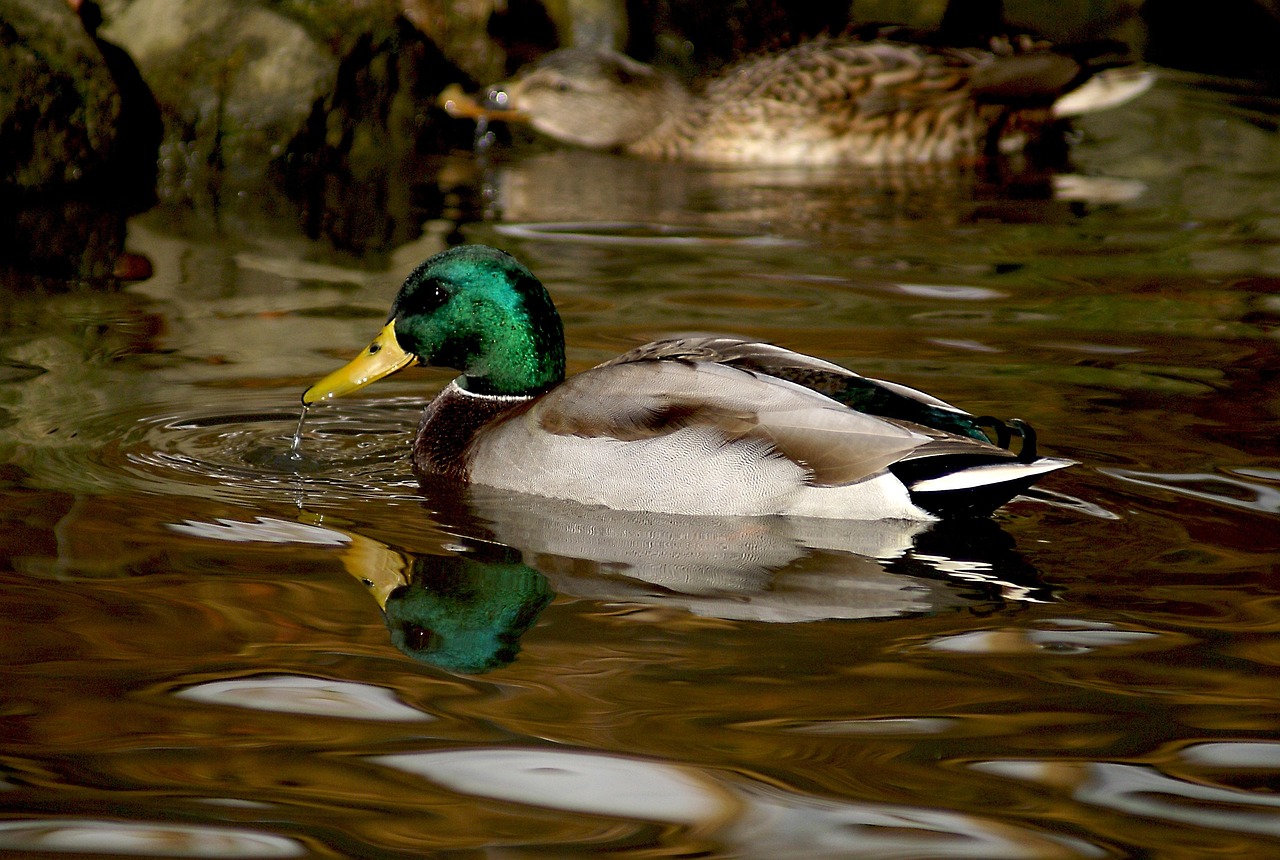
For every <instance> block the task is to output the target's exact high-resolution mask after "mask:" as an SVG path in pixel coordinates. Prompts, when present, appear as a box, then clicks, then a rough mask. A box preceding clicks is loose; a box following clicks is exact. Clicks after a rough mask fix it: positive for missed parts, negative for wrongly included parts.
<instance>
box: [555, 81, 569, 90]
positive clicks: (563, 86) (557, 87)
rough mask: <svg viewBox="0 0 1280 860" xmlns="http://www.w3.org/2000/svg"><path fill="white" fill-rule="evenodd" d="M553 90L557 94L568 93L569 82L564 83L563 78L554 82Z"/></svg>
mask: <svg viewBox="0 0 1280 860" xmlns="http://www.w3.org/2000/svg"><path fill="white" fill-rule="evenodd" d="M555 90H556V92H558V93H567V92H569V82H568V81H566V80H565V79H564V78H561V79H560V80H558V81H556V83H555Z"/></svg>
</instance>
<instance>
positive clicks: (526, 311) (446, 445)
mask: <svg viewBox="0 0 1280 860" xmlns="http://www.w3.org/2000/svg"><path fill="white" fill-rule="evenodd" d="M419 362H420V363H422V364H427V365H434V366H438V367H451V368H455V369H457V370H461V371H462V376H459V377H458V378H457V379H455V380H454V381H453V382H451V383H450V384H449V385H448V386H447V387H446V388H445V389H444V390H443V391H442V392H440V394H439V395H438V396H437V397H436V398H435V399H434V400H433V401H431V403H430V404H429V405H428V406H427V408H426V411H425V412H424V413H423V416H422V421H421V423H420V425H419V428H418V436H417V439H416V440H415V441H414V445H413V465H414V468H415V471H416V472H417V473H418V475H419V477H420V478H443V479H446V480H452V481H455V482H457V483H459V484H465V483H467V482H474V483H477V484H482V485H486V486H491V487H497V488H499V489H503V490H512V491H518V492H522V493H532V494H536V495H542V496H551V497H555V498H562V499H572V500H575V501H578V502H582V503H585V504H598V505H605V506H607V507H611V508H618V509H622V510H638V511H662V512H668V513H676V514H719V515H730V516H760V515H770V514H792V515H797V516H812V517H838V518H845V519H881V518H898V519H925V520H927V519H932V518H933V516H934V515H949V514H987V513H990V512H991V511H992V510H994V509H995V508H996V507H998V506H1000V505H1002V504H1004V503H1005V502H1006V501H1008V500H1009V499H1010V498H1012V497H1013V496H1014V495H1015V494H1016V493H1018V492H1019V491H1021V490H1023V489H1025V488H1027V487H1028V486H1030V485H1031V484H1032V483H1034V482H1035V481H1036V480H1037V479H1038V478H1039V477H1040V476H1041V475H1044V474H1046V473H1048V472H1052V471H1054V470H1056V469H1061V468H1063V467H1064V466H1068V465H1071V461H1068V460H1058V459H1050V458H1037V457H1036V456H1035V442H1034V438H1035V437H1034V434H1032V433H1031V432H1030V428H1029V427H1026V425H1024V424H1021V422H1017V423H1016V424H1015V427H1016V428H1017V429H1018V431H1019V433H1020V435H1022V436H1023V443H1022V448H1021V451H1020V452H1019V453H1018V454H1014V453H1013V452H1012V451H1010V450H1008V449H1007V448H1005V447H1000V446H997V445H993V444H992V443H991V442H990V441H988V439H987V436H986V435H985V434H984V433H983V431H982V429H981V426H980V424H982V423H984V422H990V423H993V424H994V425H996V426H997V429H998V430H999V431H1000V440H1001V441H1002V442H1003V443H1004V444H1008V442H1009V431H1008V430H1007V428H1006V425H1005V424H1003V423H1002V422H995V421H992V420H991V419H979V418H975V417H974V416H972V415H970V414H969V413H967V412H964V411H963V410H960V409H957V408H955V407H954V406H950V405H948V404H946V403H944V402H942V401H941V400H938V399H936V398H934V397H930V396H929V395H927V394H922V393H921V392H919V391H915V390H913V389H910V388H907V387H906V386H903V385H898V384H896V383H892V382H884V381H880V380H875V379H868V378H865V377H862V376H859V375H858V374H856V373H853V372H852V371H849V370H846V369H844V368H842V367H839V366H837V365H834V364H831V363H829V362H826V361H822V360H820V359H817V358H812V357H810V356H807V355H801V354H799V353H795V352H791V351H790V350H786V349H782V348H781V347H777V346H773V345H771V344H767V343H759V342H755V341H748V340H742V339H739V338H734V337H685V338H678V339H673V340H661V341H656V342H654V343H650V344H646V345H645V346H641V347H638V348H636V349H634V350H632V351H630V352H628V353H626V354H625V355H622V356H620V357H618V358H615V359H613V360H612V361H608V362H605V363H604V364H602V365H600V366H598V367H595V368H593V369H591V370H588V371H586V372H585V373H581V374H578V375H577V376H574V377H572V378H570V379H565V377H564V366H565V365H564V330H563V329H562V327H561V324H560V317H559V315H558V314H557V313H556V309H555V306H554V305H553V304H552V303H551V297H550V296H548V295H547V291H546V289H545V288H544V287H543V286H542V284H541V283H540V282H539V281H538V279H537V278H535V277H534V276H533V275H532V273H530V272H529V270H528V269H527V268H525V267H524V266H523V265H521V264H520V263H519V262H518V261H517V260H516V259H515V258H514V257H512V256H510V255H509V254H506V253H504V252H502V251H499V250H497V249H495V248H489V247H486V246H484V245H469V246H463V247H458V248H452V249H450V250H448V251H444V252H442V253H440V254H437V255H435V256H434V257H431V258H430V259H429V260H427V261H426V262H424V263H423V264H422V265H420V266H418V268H417V269H415V270H414V271H413V273H412V274H410V275H409V277H408V278H407V279H406V280H405V282H404V286H402V287H401V288H400V292H399V293H398V294H397V295H396V298H395V301H394V302H393V303H392V306H391V314H390V317H389V319H388V322H387V324H386V325H385V326H384V327H383V329H382V332H381V333H380V334H379V335H378V336H377V338H375V339H374V341H373V343H371V344H370V345H369V346H368V348H367V349H365V350H364V351H363V352H362V353H360V355H359V356H357V357H356V358H355V359H353V360H352V361H351V363H350V364H348V365H347V366H345V367H343V368H341V369H339V370H337V371H335V372H333V373H331V374H330V375H329V376H327V377H325V378H324V379H322V380H321V381H319V382H317V383H316V384H315V385H313V386H312V387H311V388H310V389H308V390H307V391H306V393H305V394H303V395H302V401H303V403H305V404H312V403H315V402H317V401H320V400H325V399H328V398H330V397H336V396H339V395H342V394H347V393H349V392H352V391H355V390H357V389H359V388H362V387H363V386H365V385H368V384H369V383H371V382H373V381H375V380H377V379H381V378H382V377H384V376H387V375H389V374H391V373H394V372H395V371H397V370H400V369H401V368H404V367H408V366H409V365H411V364H417V363H419Z"/></svg>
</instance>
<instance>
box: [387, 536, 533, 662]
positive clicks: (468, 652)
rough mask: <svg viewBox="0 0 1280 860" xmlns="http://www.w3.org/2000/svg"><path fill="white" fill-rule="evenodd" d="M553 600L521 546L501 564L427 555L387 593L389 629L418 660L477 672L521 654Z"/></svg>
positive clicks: (400, 644)
mask: <svg viewBox="0 0 1280 860" xmlns="http://www.w3.org/2000/svg"><path fill="white" fill-rule="evenodd" d="M553 597H555V592H554V591H552V590H551V585H550V584H549V583H548V582H547V579H546V577H544V576H543V575H542V574H541V573H538V571H536V570H534V569H533V568H531V567H528V566H527V565H524V564H522V563H520V561H519V554H518V553H516V552H515V551H511V553H510V556H509V557H507V558H502V559H500V560H496V561H481V560H478V559H472V558H468V557H465V556H461V557H451V558H439V557H434V556H423V557H421V558H418V559H415V561H414V565H413V573H412V575H411V576H410V578H409V582H408V584H407V585H402V586H400V587H398V588H396V589H395V590H394V591H392V592H391V593H390V594H389V595H388V596H387V603H386V607H385V609H386V620H387V628H388V629H389V630H390V631H391V641H392V642H393V643H394V644H395V646H396V647H397V648H399V649H400V650H401V651H402V652H404V653H405V654H408V655H409V656H411V657H413V658H414V659H415V660H420V661H422V662H423V663H429V664H431V665H433V666H439V667H440V668H441V669H445V670H447V671H450V672H465V673H468V674H479V673H482V672H488V671H491V670H493V669H497V668H501V667H502V666H506V665H507V664H509V663H510V662H511V661H512V660H514V659H515V657H516V655H517V654H518V653H520V637H521V636H523V635H524V633H525V631H526V630H528V629H529V628H530V627H532V626H533V623H534V622H535V621H537V620H538V615H539V614H540V613H541V612H542V610H543V609H545V608H546V606H547V604H548V603H550V602H551V599H552V598H553Z"/></svg>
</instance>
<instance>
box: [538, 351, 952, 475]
mask: <svg viewBox="0 0 1280 860" xmlns="http://www.w3.org/2000/svg"><path fill="white" fill-rule="evenodd" d="M664 358H665V356H664ZM529 419H530V420H533V421H537V422H538V423H539V425H540V426H541V428H542V429H543V430H545V431H547V432H549V433H554V434H561V435H576V436H586V437H610V438H615V439H619V440H636V439H644V438H653V437H657V436H663V435H667V434H670V433H673V432H675V431H676V430H679V429H681V428H684V427H690V426H695V425H697V426H705V427H712V428H714V429H715V430H716V431H717V432H718V433H720V434H721V435H722V436H723V437H724V440H725V442H726V444H729V443H732V442H735V441H738V440H762V441H765V442H767V443H768V445H769V446H770V447H771V448H772V449H773V450H774V451H775V452H776V453H777V454H779V455H781V456H784V457H787V458H789V459H791V460H792V461H794V462H795V463H797V464H799V465H801V466H803V467H804V468H805V469H806V470H808V472H809V474H810V476H811V477H810V481H811V483H813V484H815V485H819V486H835V485H841V484H848V483H852V482H854V481H858V480H861V479H862V478H865V477H868V476H870V475H873V474H875V473H876V472H879V471H881V470H882V469H884V468H886V467H887V466H889V465H890V464H892V463H895V462H897V461H898V460H900V459H902V458H903V457H904V456H905V455H907V454H908V453H909V452H911V451H913V450H914V449H916V448H918V447H920V446H922V445H925V444H928V443H929V442H930V441H931V439H930V436H929V435H927V434H925V433H920V432H916V431H915V430H912V429H910V428H907V427H904V426H901V425H899V424H895V423H893V422H890V421H885V420H882V419H880V418H876V417H873V416H870V415H864V414H862V413H859V412H855V411H853V410H851V409H848V408H847V407H845V406H843V405H841V404H840V403H837V402H836V401H834V400H832V399H830V398H829V397H826V396H824V395H822V394H818V393H817V392H814V391H811V390H809V389H808V388H805V387H803V386H801V385H797V384H795V383H792V382H788V381H786V380H783V379H778V378H774V377H770V376H762V375H759V374H756V373H753V372H751V371H748V370H742V369H739V368H736V367H731V366H727V365H723V364H717V363H715V362H714V361H705V360H703V361H699V360H696V359H688V358H684V357H681V358H679V359H677V360H652V359H649V360H638V361H628V362H623V363H618V362H610V363H608V364H606V365H602V366H600V367H597V368H594V369H593V370H589V371H586V372H585V373H581V374H578V375H576V376H573V377H571V378H569V379H568V380H566V381H565V382H564V383H563V384H562V385H560V386H558V387H557V388H555V389H553V390H552V391H551V392H549V393H548V394H546V395H544V396H543V397H541V398H539V400H538V402H537V403H536V404H535V405H534V407H533V408H532V409H531V410H530V412H529Z"/></svg>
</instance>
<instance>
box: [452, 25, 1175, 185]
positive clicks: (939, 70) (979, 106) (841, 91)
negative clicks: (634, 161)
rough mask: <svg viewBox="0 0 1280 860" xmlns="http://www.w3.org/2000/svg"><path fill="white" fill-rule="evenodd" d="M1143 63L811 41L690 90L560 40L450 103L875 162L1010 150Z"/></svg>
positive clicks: (721, 151)
mask: <svg viewBox="0 0 1280 860" xmlns="http://www.w3.org/2000/svg"><path fill="white" fill-rule="evenodd" d="M1153 80H1154V77H1153V75H1152V74H1151V73H1150V72H1147V71H1142V70H1139V69H1135V68H1132V67H1113V68H1109V69H1104V70H1098V69H1095V68H1091V67H1090V66H1089V65H1088V64H1087V63H1084V62H1078V61H1077V60H1075V59H1073V58H1071V57H1068V56H1065V55H1063V54H1058V53H1053V52H1051V51H1049V50H1048V49H1046V48H1044V47H1041V46H1038V45H1019V46H1017V47H1014V46H1011V45H1010V44H1009V43H1008V42H1004V43H994V42H993V48H992V50H979V49H976V48H940V47H932V46H927V45H921V44H913V43H908V42H896V41H888V40H883V39H878V40H872V41H862V40H857V39H851V38H822V39H816V40H814V41H811V42H807V43H804V44H801V45H799V46H798V47H795V48H791V49H790V50H786V51H782V52H779V53H773V54H765V55H759V56H754V57H750V58H748V59H745V60H743V61H741V62H739V63H737V64H736V65H733V66H731V67H730V68H729V69H728V70H727V71H726V72H725V73H724V74H722V75H720V76H718V77H716V78H714V79H712V80H710V81H708V82H706V83H705V84H704V85H703V86H701V87H700V88H698V89H696V90H693V91H691V90H689V89H686V88H685V87H684V86H683V85H682V84H681V83H680V82H679V81H677V80H676V79H675V78H674V77H672V76H670V75H667V74H664V73H663V72H660V71H658V70H657V69H655V68H653V67H651V66H647V65H645V64H643V63H640V62H637V61H636V60H633V59H631V58H630V57H627V56H625V55H623V54H619V53H617V52H615V51H610V50H605V49H596V48H565V49H562V50H559V51H553V52H552V53H550V54H547V55H546V56H545V57H542V58H541V59H539V60H538V61H537V62H535V63H533V64H531V65H529V66H527V67H526V68H524V69H522V70H521V71H520V73H519V74H517V75H516V77H515V78H514V79H512V80H511V81H509V82H506V83H502V84H497V85H495V86H493V87H491V88H490V89H489V93H488V97H487V99H486V102H485V107H483V108H482V107H480V106H477V105H474V104H471V105H469V106H468V105H467V104H466V102H465V100H463V99H462V98H460V97H459V96H457V95H456V94H445V95H442V99H443V101H444V104H445V107H446V108H449V109H451V110H452V111H453V112H454V113H455V114H461V115H470V116H477V115H484V116H488V117H490V118H501V117H503V116H504V113H503V111H507V112H509V113H507V114H505V115H506V116H510V117H512V118H520V119H526V120H528V122H529V123H530V124H531V125H532V126H533V127H534V128H535V129H537V130H538V131H539V132H542V133H543V134H546V135H548V136H550V137H552V138H555V139H556V140H559V141H562V142H565V143H571V144H576V145H578V146H585V147H589V148H593V149H621V150H625V151H626V152H629V153H632V154H634V155H640V156H645V157H649V158H660V159H684V160H689V161H699V162H707V163H720V164H755V165H783V164H786V165H833V164H857V165H866V166H883V165H891V164H923V163H938V162H948V161H955V160H960V159H966V158H975V157H977V156H981V155H992V154H995V153H998V152H1005V153H1007V152H1013V151H1017V150H1019V149H1022V148H1023V147H1025V146H1026V145H1027V143H1028V142H1029V141H1030V140H1032V139H1034V138H1036V137H1037V136H1038V135H1039V134H1040V133H1041V132H1043V131H1044V130H1045V129H1047V128H1049V127H1051V126H1052V125H1053V124H1054V123H1055V121H1056V120H1058V119H1061V118H1063V117H1069V116H1075V115H1077V114H1081V113H1086V112H1091V111H1094V110H1101V109H1104V108H1108V107H1112V106H1114V105H1117V104H1120V103H1122V102H1125V101H1128V100H1129V99H1131V98H1133V97H1135V96H1137V95H1138V94H1139V93H1142V92H1143V91H1145V90H1146V89H1147V88H1148V87H1149V86H1150V85H1151V83H1152V81H1153Z"/></svg>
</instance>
